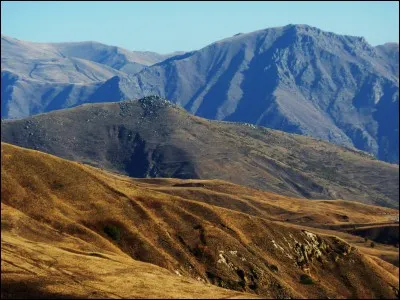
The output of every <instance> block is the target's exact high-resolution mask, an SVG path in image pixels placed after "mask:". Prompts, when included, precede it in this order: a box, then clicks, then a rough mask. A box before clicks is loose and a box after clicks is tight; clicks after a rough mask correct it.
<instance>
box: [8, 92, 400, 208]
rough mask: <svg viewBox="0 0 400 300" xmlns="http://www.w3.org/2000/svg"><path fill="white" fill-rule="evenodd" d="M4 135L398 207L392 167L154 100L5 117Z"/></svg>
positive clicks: (126, 167)
mask: <svg viewBox="0 0 400 300" xmlns="http://www.w3.org/2000/svg"><path fill="white" fill-rule="evenodd" d="M1 139H2V141H4V142H8V143H12V144H15V145H19V146H23V147H27V148H32V149H37V150H40V151H44V152H47V153H51V154H55V155H57V156H60V157H63V158H67V159H72V160H76V161H81V162H85V163H89V164H92V165H94V166H98V167H102V168H106V169H108V170H112V171H117V172H120V173H123V174H127V175H129V176H132V177H175V178H202V179H215V178H218V179H225V180H229V181H231V182H234V183H237V184H242V185H246V186H250V187H255V188H259V189H263V190H268V191H272V192H276V193H279V194H284V195H289V196H297V197H305V198H310V199H348V200H357V201H361V202H364V203H371V204H378V205H382V206H387V207H398V205H399V203H398V197H399V186H398V179H399V168H398V166H397V165H390V164H387V163H384V162H381V161H377V160H374V159H373V158H372V157H371V156H369V155H368V154H366V153H363V152H359V151H355V150H352V149H345V148H342V147H338V146H335V145H332V144H329V143H326V142H322V141H317V140H315V139H312V138H309V137H303V136H300V135H293V134H287V133H284V132H280V131H275V130H270V129H266V128H263V127H255V126H253V125H250V124H237V123H227V122H217V121H210V120H206V119H202V118H199V117H196V116H193V115H190V114H189V113H187V112H186V111H185V110H184V109H182V108H179V106H176V105H172V104H171V103H170V102H168V101H166V100H164V99H160V98H157V97H147V98H144V99H141V100H139V101H126V102H120V103H103V104H85V105H82V106H79V107H76V108H73V109H66V110H60V111H54V112H51V113H47V114H41V115H37V116H34V117H30V118H27V119H23V120H15V121H9V120H6V121H4V120H3V121H2V124H1ZM383 184H384V185H383Z"/></svg>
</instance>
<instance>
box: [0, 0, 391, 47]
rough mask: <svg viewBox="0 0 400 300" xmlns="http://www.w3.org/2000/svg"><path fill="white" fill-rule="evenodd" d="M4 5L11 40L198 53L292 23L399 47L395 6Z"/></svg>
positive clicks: (4, 27)
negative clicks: (218, 43) (236, 36)
mask: <svg viewBox="0 0 400 300" xmlns="http://www.w3.org/2000/svg"><path fill="white" fill-rule="evenodd" d="M1 8H2V10H1V11H2V13H1V18H2V21H1V28H2V32H1V34H2V35H5V36H9V37H12V38H17V39H20V40H25V41H31V42H42V43H59V42H83V41H95V42H100V43H103V44H107V45H113V46H118V47H122V48H125V49H128V50H131V51H151V52H157V53H162V54H165V53H171V52H174V51H192V50H197V49H201V48H203V47H205V46H207V45H208V44H211V43H213V42H215V41H218V40H221V39H224V38H227V37H230V36H233V35H234V34H237V33H249V32H253V31H257V30H262V29H265V28H271V27H282V26H286V25H288V24H306V25H309V26H313V27H317V28H320V29H321V30H324V31H329V32H334V33H336V34H343V35H351V36H362V37H364V38H365V39H366V40H367V42H368V43H370V44H371V45H373V46H376V45H381V44H385V43H389V42H395V43H398V42H399V39H398V35H399V31H398V28H399V13H398V2H396V1H387V2H378V1H375V2H352V1H349V2H308V1H304V2H174V1H170V2H119V1H117V2H99V3H96V6H93V5H92V4H91V3H90V2H22V1H20V2H10V1H2V3H1ZM88 12H90V13H88ZM276 12H284V13H281V14H280V13H276ZM104 20H106V21H104ZM205 20H206V21H205ZM372 20H373V22H372ZM49 24H51V26H49ZM136 28H139V29H140V30H137V29H136Z"/></svg>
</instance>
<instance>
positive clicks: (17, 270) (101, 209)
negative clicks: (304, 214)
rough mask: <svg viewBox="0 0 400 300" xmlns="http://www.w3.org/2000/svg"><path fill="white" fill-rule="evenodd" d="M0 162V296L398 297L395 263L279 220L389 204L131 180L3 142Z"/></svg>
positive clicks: (366, 215)
mask: <svg viewBox="0 0 400 300" xmlns="http://www.w3.org/2000/svg"><path fill="white" fill-rule="evenodd" d="M1 162H2V166H1V167H2V171H1V172H2V177H1V185H2V189H1V202H2V203H1V208H2V209H1V223H2V224H1V231H2V235H1V236H2V247H1V251H2V255H1V259H2V264H1V268H2V272H1V280H2V285H1V290H2V297H13V296H15V295H17V296H18V295H19V296H21V295H23V296H28V297H30V296H32V297H33V296H39V297H49V296H54V297H57V298H61V297H64V298H66V297H68V298H69V297H73V298H82V297H84V298H87V297H191V296H195V297H198V296H199V295H200V297H212V298H218V297H223V298H226V297H228V298H229V297H231V298H234V297H249V296H251V295H249V294H240V293H239V292H241V293H250V294H253V295H254V296H257V295H258V296H261V297H263V298H265V297H267V298H287V297H292V298H293V297H294V298H327V297H329V298H395V297H397V296H398V283H399V282H398V268H396V267H394V266H393V265H390V264H388V263H386V262H385V261H382V260H381V259H379V258H378V257H377V256H374V255H367V254H364V253H363V251H361V250H359V249H358V248H357V247H354V246H352V245H351V244H348V243H347V242H345V241H344V240H342V239H340V238H337V237H334V236H331V235H329V234H328V235H327V234H323V233H316V231H317V228H315V229H314V228H310V227H303V226H302V225H301V224H292V223H291V222H282V221H280V219H282V218H288V217H289V219H290V218H291V217H293V218H292V219H296V217H295V216H296V215H297V214H299V215H301V209H304V210H307V211H308V213H309V216H310V217H312V218H314V219H315V220H318V215H319V214H320V213H323V212H324V213H326V214H327V217H326V218H324V220H325V221H326V222H327V223H329V224H340V223H343V222H344V221H343V218H342V217H341V215H342V214H343V213H344V212H348V213H349V219H350V221H351V222H354V223H355V224H356V223H359V222H365V221H366V220H368V219H369V221H370V222H372V221H375V222H385V221H386V222H390V220H391V219H392V218H393V216H396V214H397V211H396V210H392V209H388V208H380V207H372V206H366V205H362V204H356V203H351V202H345V201H316V202H310V201H307V200H303V199H290V198H288V197H283V196H279V195H275V194H270V193H262V192H260V191H256V190H251V189H249V188H245V187H241V186H237V185H233V184H229V183H227V182H223V181H201V180H179V179H141V180H136V179H132V178H129V177H125V176H121V175H116V174H112V173H109V172H106V171H102V170H99V169H96V168H93V167H90V166H85V165H82V164H79V163H76V162H70V161H66V160H63V159H60V158H57V157H54V156H51V155H48V154H45V153H40V152H37V151H34V150H28V149H22V148H19V147H16V146H12V145H9V144H5V143H2V147H1ZM22 169H24V172H21V170H22ZM281 205H282V206H281ZM299 209H300V210H299ZM318 230H319V231H321V229H318ZM149 263H150V264H152V265H149ZM160 267H161V268H163V269H161V268H160ZM396 270H397V275H396ZM307 276H308V277H307ZM196 279H197V282H195V280H196ZM154 283H157V284H156V285H155V284H154ZM210 284H212V285H214V286H220V287H224V288H227V289H230V290H231V291H229V290H224V289H218V288H216V287H214V286H212V285H210ZM23 290H25V291H27V292H29V294H23ZM233 290H235V291H236V292H235V291H233ZM196 293H198V294H196Z"/></svg>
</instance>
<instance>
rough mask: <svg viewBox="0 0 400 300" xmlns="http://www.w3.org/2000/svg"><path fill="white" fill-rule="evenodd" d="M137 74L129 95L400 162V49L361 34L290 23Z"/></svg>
mask: <svg viewBox="0 0 400 300" xmlns="http://www.w3.org/2000/svg"><path fill="white" fill-rule="evenodd" d="M396 59H397V64H396ZM396 66H397V67H396ZM135 77H136V78H134V79H132V81H138V82H142V83H143V87H142V88H141V89H140V90H138V91H137V92H135V93H132V92H131V93H129V94H125V95H124V96H125V99H126V98H132V95H136V94H139V95H140V96H142V95H147V94H149V93H152V94H157V95H160V96H163V97H166V98H168V99H171V100H172V101H174V102H176V103H178V104H179V105H182V106H183V107H185V108H186V109H187V110H188V111H190V112H192V113H194V114H196V115H198V116H202V117H205V118H209V119H217V120H228V121H241V122H248V123H252V124H257V125H263V126H267V127H271V128H275V129H279V130H284V131H287V132H295V133H300V134H304V135H310V136H313V137H316V138H320V139H324V140H327V141H331V142H334V143H337V144H342V145H347V146H351V145H354V146H355V147H356V148H358V149H361V150H365V151H368V152H370V153H372V154H373V155H375V156H376V157H378V158H379V159H382V160H386V161H390V162H396V163H397V162H398V149H399V148H398V99H399V97H398V88H399V85H398V47H397V50H396V48H392V50H391V52H390V55H387V54H382V51H379V49H378V50H377V49H375V48H374V47H372V46H370V45H369V44H368V43H367V42H366V41H365V40H364V39H363V38H358V37H351V36H341V35H336V34H333V33H329V32H324V31H321V30H319V29H317V28H313V27H310V26H306V25H288V26H285V27H280V28H270V29H266V30H261V31H256V32H252V33H249V34H242V35H238V36H234V37H232V38H228V39H225V40H222V41H219V42H216V43H213V44H211V45H210V46H207V47H205V48H203V49H201V50H199V51H194V52H192V53H190V54H185V55H183V56H181V57H179V56H176V57H174V58H172V59H170V60H166V61H164V62H162V63H160V64H157V65H155V66H153V67H152V68H149V69H146V70H143V71H142V72H140V73H138V74H136V76H135ZM134 84H136V82H135V83H134ZM134 84H133V85H134Z"/></svg>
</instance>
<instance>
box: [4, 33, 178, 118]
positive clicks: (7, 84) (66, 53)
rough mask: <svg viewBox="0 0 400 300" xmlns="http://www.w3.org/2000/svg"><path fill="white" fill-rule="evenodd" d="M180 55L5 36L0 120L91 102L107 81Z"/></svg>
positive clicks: (87, 43) (91, 43) (94, 44)
mask: <svg viewBox="0 0 400 300" xmlns="http://www.w3.org/2000/svg"><path fill="white" fill-rule="evenodd" d="M176 54H178V53H173V54H167V55H160V54H157V53H154V52H131V51H128V50H125V49H122V48H118V47H113V46H107V45H104V44H100V43H95V42H82V43H53V44H52V43H32V42H27V41H20V40H17V39H13V38H10V37H6V36H3V35H2V36H1V90H2V94H1V104H2V106H1V108H2V110H1V117H2V118H22V117H26V116H29V115H32V114H37V113H41V112H44V111H51V110H55V109H61V108H65V107H72V106H75V105H77V104H79V103H85V102H91V99H92V97H91V96H92V95H94V96H97V94H96V91H97V90H98V89H99V87H103V89H104V87H107V85H104V86H102V85H101V83H103V81H106V80H108V79H110V78H112V77H115V76H116V75H119V76H120V77H124V76H126V75H127V74H133V73H136V72H138V71H140V70H142V69H143V68H144V67H146V66H147V65H151V64H154V63H156V62H159V61H161V60H163V59H166V58H168V57H170V56H173V55H176ZM103 89H100V91H99V92H101V91H102V90H103ZM111 93H112V91H108V94H111ZM115 96H116V94H115V95H111V98H112V97H115ZM97 98H98V97H97Z"/></svg>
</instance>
